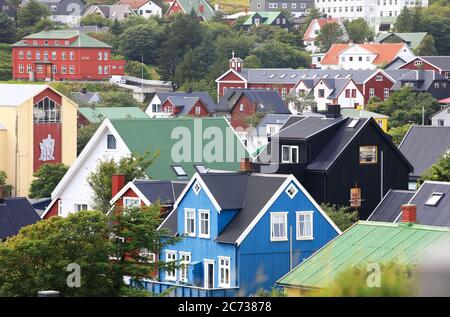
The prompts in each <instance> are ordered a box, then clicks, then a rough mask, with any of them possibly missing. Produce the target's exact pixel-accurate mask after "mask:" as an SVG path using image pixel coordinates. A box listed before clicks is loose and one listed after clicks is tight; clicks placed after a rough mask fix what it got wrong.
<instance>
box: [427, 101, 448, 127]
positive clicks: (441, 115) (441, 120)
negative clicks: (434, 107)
mask: <svg viewBox="0 0 450 317" xmlns="http://www.w3.org/2000/svg"><path fill="white" fill-rule="evenodd" d="M431 125H434V126H438V127H450V106H443V107H442V109H441V110H440V111H438V112H436V113H435V114H433V115H432V116H431Z"/></svg>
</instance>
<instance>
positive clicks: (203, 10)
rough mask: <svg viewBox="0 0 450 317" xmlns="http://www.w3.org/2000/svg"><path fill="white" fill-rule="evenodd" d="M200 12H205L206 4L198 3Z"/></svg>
mask: <svg viewBox="0 0 450 317" xmlns="http://www.w3.org/2000/svg"><path fill="white" fill-rule="evenodd" d="M198 12H200V13H205V6H204V5H203V4H199V5H198Z"/></svg>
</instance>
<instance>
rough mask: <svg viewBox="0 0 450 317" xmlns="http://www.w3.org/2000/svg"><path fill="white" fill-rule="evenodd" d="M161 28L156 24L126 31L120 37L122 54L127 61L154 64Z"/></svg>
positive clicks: (137, 26)
mask: <svg viewBox="0 0 450 317" xmlns="http://www.w3.org/2000/svg"><path fill="white" fill-rule="evenodd" d="M160 36H161V28H160V27H159V25H157V24H156V23H154V24H150V23H146V24H139V25H135V26H131V27H129V28H127V29H125V30H124V31H123V33H122V35H121V36H120V37H119V43H120V44H119V47H120V51H121V53H122V54H123V55H124V56H125V58H126V59H127V60H133V61H139V62H140V61H142V59H143V60H144V63H145V64H153V63H154V62H155V59H156V57H157V53H158V50H157V49H156V48H157V47H158V46H159V43H160Z"/></svg>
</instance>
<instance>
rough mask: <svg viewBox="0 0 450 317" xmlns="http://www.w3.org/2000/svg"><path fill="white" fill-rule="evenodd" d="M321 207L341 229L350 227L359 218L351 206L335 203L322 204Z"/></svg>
mask: <svg viewBox="0 0 450 317" xmlns="http://www.w3.org/2000/svg"><path fill="white" fill-rule="evenodd" d="M320 207H321V208H322V209H323V211H325V212H326V214H327V215H328V216H329V217H330V218H331V220H333V222H334V223H335V224H336V226H338V228H339V229H341V231H344V230H346V229H348V228H349V227H351V226H352V225H353V224H354V223H355V222H356V221H357V220H358V213H357V212H356V211H353V210H351V209H350V207H347V206H336V205H334V204H322V205H320Z"/></svg>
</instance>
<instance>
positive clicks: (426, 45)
mask: <svg viewBox="0 0 450 317" xmlns="http://www.w3.org/2000/svg"><path fill="white" fill-rule="evenodd" d="M414 53H415V54H416V55H418V56H419V55H420V56H434V55H437V50H436V47H434V39H433V36H431V35H429V34H427V35H425V37H424V38H423V40H422V42H421V43H420V44H419V46H418V47H417V48H416V49H415V51H414Z"/></svg>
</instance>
